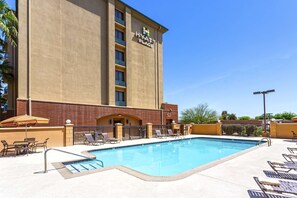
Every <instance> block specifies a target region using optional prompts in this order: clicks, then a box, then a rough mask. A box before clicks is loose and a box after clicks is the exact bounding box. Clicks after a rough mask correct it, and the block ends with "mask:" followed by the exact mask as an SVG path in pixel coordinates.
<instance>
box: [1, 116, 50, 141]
mask: <svg viewBox="0 0 297 198" xmlns="http://www.w3.org/2000/svg"><path fill="white" fill-rule="evenodd" d="M48 122H49V119H47V118H41V117H36V116H29V115H20V116H15V117H11V118H8V119H6V120H3V121H2V122H0V125H1V126H3V127H11V126H26V138H27V126H33V125H35V124H48Z"/></svg>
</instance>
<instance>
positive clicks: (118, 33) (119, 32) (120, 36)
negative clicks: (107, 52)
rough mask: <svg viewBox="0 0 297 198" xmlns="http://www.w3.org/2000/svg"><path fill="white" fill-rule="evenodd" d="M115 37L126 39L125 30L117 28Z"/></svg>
mask: <svg viewBox="0 0 297 198" xmlns="http://www.w3.org/2000/svg"><path fill="white" fill-rule="evenodd" d="M115 37H116V39H119V40H121V41H125V34H124V32H122V31H120V30H117V29H116V30H115Z"/></svg>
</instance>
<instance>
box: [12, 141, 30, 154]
mask: <svg viewBox="0 0 297 198" xmlns="http://www.w3.org/2000/svg"><path fill="white" fill-rule="evenodd" d="M13 145H14V146H15V147H16V150H17V154H21V153H27V155H28V152H29V145H30V142H27V141H14V142H13Z"/></svg>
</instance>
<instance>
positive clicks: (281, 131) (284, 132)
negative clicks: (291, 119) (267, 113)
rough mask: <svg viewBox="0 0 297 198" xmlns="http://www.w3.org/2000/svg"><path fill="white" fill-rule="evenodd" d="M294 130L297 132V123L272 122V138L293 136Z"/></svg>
mask: <svg viewBox="0 0 297 198" xmlns="http://www.w3.org/2000/svg"><path fill="white" fill-rule="evenodd" d="M292 131H294V132H295V133H297V123H276V122H271V123H270V135H271V137H272V138H289V139H291V138H293V134H292Z"/></svg>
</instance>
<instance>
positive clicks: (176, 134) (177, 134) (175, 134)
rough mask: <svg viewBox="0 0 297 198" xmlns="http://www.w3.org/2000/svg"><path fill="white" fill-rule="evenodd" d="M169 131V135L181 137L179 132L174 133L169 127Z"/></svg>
mask: <svg viewBox="0 0 297 198" xmlns="http://www.w3.org/2000/svg"><path fill="white" fill-rule="evenodd" d="M167 132H168V135H169V136H171V137H179V136H180V134H179V133H173V132H172V129H168V130H167Z"/></svg>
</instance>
